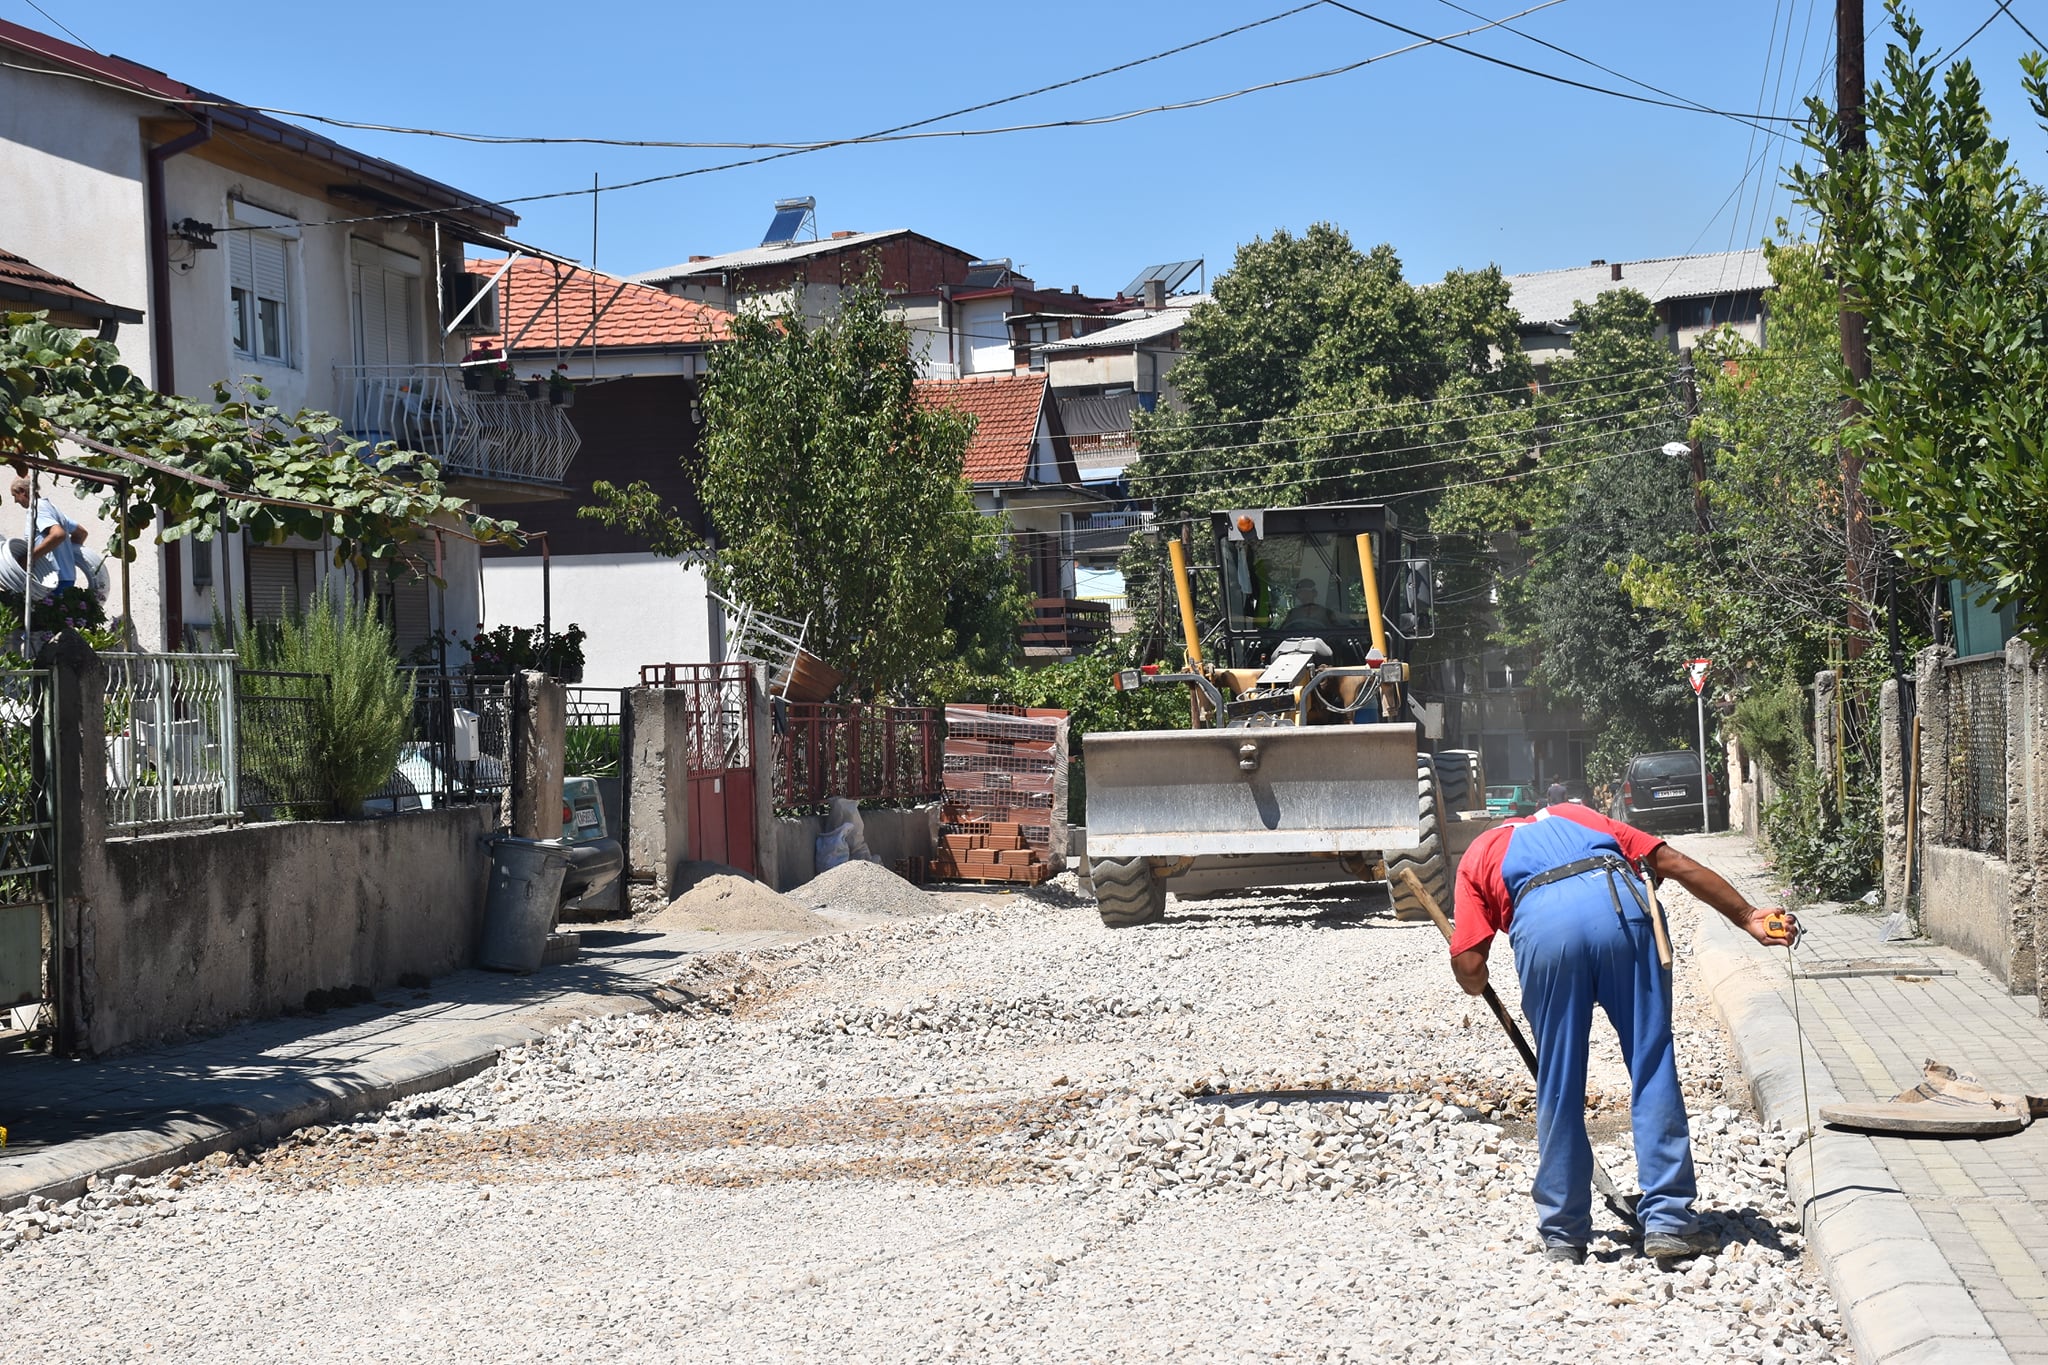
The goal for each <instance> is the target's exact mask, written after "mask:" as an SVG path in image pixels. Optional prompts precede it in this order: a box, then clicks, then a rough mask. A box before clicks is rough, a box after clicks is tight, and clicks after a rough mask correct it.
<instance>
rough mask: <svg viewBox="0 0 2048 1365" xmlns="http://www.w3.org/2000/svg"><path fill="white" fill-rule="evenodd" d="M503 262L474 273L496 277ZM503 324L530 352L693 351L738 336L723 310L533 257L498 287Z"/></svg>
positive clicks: (483, 343) (478, 264) (476, 264)
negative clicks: (633, 348)
mask: <svg viewBox="0 0 2048 1365" xmlns="http://www.w3.org/2000/svg"><path fill="white" fill-rule="evenodd" d="M504 263H505V262H504V260H503V259H502V258H501V259H497V260H475V261H470V262H468V263H467V264H468V267H469V270H470V273H472V274H480V275H485V276H490V275H494V274H496V273H497V272H498V268H499V267H500V266H502V265H504ZM564 277H567V282H566V283H563V284H562V287H561V290H560V291H559V292H557V291H556V289H555V285H556V284H557V283H559V282H561V281H562V280H563V278H564ZM593 317H595V319H596V322H595V327H594V329H593V324H592V318H593ZM498 319H499V323H500V325H501V326H503V327H505V328H506V329H508V334H509V335H511V336H515V337H519V342H518V347H517V349H518V350H519V351H521V352H528V353H530V352H534V351H553V350H589V349H590V348H591V346H593V345H595V346H597V347H599V348H600V349H602V348H605V347H630V346H691V345H703V344H709V343H712V342H719V341H727V340H730V339H731V336H732V333H731V331H730V326H729V324H730V323H731V321H732V314H730V313H727V312H726V311H724V310H723V309H719V308H713V307H712V306H711V305H710V304H707V303H698V302H696V301H695V300H693V299H684V298H678V297H676V296H675V295H674V294H670V293H668V292H666V291H665V290H661V289H657V288H655V287H654V286H652V285H646V284H634V283H633V282H631V281H630V280H622V279H620V278H619V277H618V276H616V275H605V274H601V273H599V272H597V271H594V270H578V269H575V268H573V267H569V266H562V267H560V268H559V270H558V268H557V267H556V266H555V265H554V264H553V263H552V262H549V261H542V260H536V259H534V258H533V257H531V256H522V257H520V258H519V259H518V260H517V261H514V262H513V263H512V268H511V269H510V270H508V271H506V272H505V277H504V278H503V279H501V280H499V281H498ZM529 320H531V322H532V325H531V326H528V325H527V324H528V321H529ZM522 329H524V331H525V335H524V336H520V332H521V330H522ZM593 333H594V334H593ZM500 341H501V338H498V337H479V338H477V345H478V346H479V347H490V348H495V347H496V346H498V345H499V344H500Z"/></svg>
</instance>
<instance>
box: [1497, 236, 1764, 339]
mask: <svg viewBox="0 0 2048 1365" xmlns="http://www.w3.org/2000/svg"><path fill="white" fill-rule="evenodd" d="M1620 264H1621V278H1620V279H1618V280H1617V279H1615V278H1614V265H1613V263H1610V262H1602V263H1601V264H1599V265H1578V266H1572V267H1570V268H1569V269H1565V270H1537V271H1532V272H1530V273H1528V274H1526V275H1509V276H1508V277H1507V282H1508V288H1509V289H1511V290H1512V291H1514V295H1513V296H1514V305H1515V311H1516V312H1517V313H1520V314H1521V315H1522V321H1523V322H1525V323H1542V322H1564V321H1567V320H1568V319H1569V318H1570V317H1571V315H1572V308H1573V307H1574V306H1575V305H1577V304H1578V303H1579V302H1581V301H1582V300H1583V301H1590V300H1593V299H1596V298H1598V297H1599V296H1600V295H1602V294H1605V293H1607V292H1608V291H1610V290H1614V289H1633V290H1635V291H1636V292H1637V293H1639V294H1642V295H1644V296H1645V297H1646V298H1648V299H1649V300H1650V302H1652V303H1662V302H1664V301H1665V300H1666V299H1697V298H1708V297H1712V296H1713V295H1716V294H1735V293H1740V292H1742V291H1743V290H1747V289H1766V288H1769V287H1770V283H1771V271H1770V267H1769V266H1768V265H1766V264H1765V262H1764V253H1763V251H1762V249H1761V248H1759V249H1757V250H1753V251H1715V252H1710V253H1708V254H1706V255H1701V256H1660V257H1655V258H1652V259H1650V260H1646V261H1622V262H1621V263H1620Z"/></svg>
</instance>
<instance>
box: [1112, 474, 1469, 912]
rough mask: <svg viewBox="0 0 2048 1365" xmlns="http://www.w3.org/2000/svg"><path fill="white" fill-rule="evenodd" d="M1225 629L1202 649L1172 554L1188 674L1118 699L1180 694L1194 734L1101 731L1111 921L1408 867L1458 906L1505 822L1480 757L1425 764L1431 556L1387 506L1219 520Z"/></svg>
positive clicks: (1130, 679)
mask: <svg viewBox="0 0 2048 1365" xmlns="http://www.w3.org/2000/svg"><path fill="white" fill-rule="evenodd" d="M1209 529H1210V533H1211V538H1212V540H1213V542H1214V547H1215V563H1214V565H1213V569H1214V572H1216V573H1217V574H1218V575H1219V576H1220V580H1221V581H1220V584H1219V588H1220V591H1219V593H1218V600H1219V601H1220V603H1221V605H1222V609H1223V619H1222V621H1221V622H1220V623H1219V624H1218V626H1217V628H1216V629H1215V630H1214V631H1212V632H1211V633H1210V637H1209V638H1210V639H1211V640H1212V641H1213V642H1214V652H1215V654H1216V656H1217V657H1215V658H1213V659H1212V658H1210V657H1208V654H1207V652H1205V649H1204V644H1203V639H1204V637H1203V635H1202V633H1201V632H1200V631H1199V630H1198V629H1197V628H1196V621H1195V601H1194V592H1193V587H1192V584H1191V582H1190V578H1189V564H1188V556H1187V553H1186V550H1185V547H1184V546H1183V544H1182V542H1181V541H1180V540H1177V539H1176V540H1170V541H1168V542H1167V551H1168V557H1169V559H1170V560H1171V563H1172V567H1173V583H1174V592H1175V596H1176V597H1177V598H1178V601H1179V605H1180V618H1181V628H1182V631H1183V633H1184V635H1185V637H1186V644H1187V665H1186V667H1185V669H1184V670H1183V671H1181V672H1159V671H1156V669H1154V668H1146V669H1127V670H1125V671H1123V672H1121V673H1119V674H1118V676H1117V686H1118V688H1119V689H1120V690H1129V689H1134V688H1138V687H1185V688H1187V689H1188V691H1189V717H1190V724H1189V728H1187V729H1185V730H1164V731H1141V732H1111V733H1101V734H1091V735H1088V736H1086V737H1085V738H1084V739H1083V741H1082V754H1083V757H1084V759H1085V761H1086V765H1087V773H1088V794H1087V831H1088V833H1087V853H1088V875H1089V880H1090V882H1091V883H1092V884H1093V886H1094V889H1095V896H1096V900H1097V902H1098V904H1099V907H1100V910H1101V914H1102V920H1103V923H1105V924H1107V925H1110V926H1111V927H1123V926H1127V925H1135V924H1144V923H1147V922H1149V921H1152V920H1156V919H1160V918H1162V917H1163V916H1164V915H1165V913H1166V894H1167V892H1168V890H1172V891H1174V892H1176V893H1177V894H1179V895H1180V896H1183V897H1187V896H1197V895H1204V894H1210V893H1215V892H1221V891H1229V890H1237V889H1241V888H1246V887H1258V886H1302V885H1318V884H1326V883H1331V882H1341V881H1349V880H1363V881H1390V874H1392V878H1391V881H1390V894H1391V895H1392V897H1393V901H1394V908H1395V912H1396V914H1398V915H1400V916H1401V917H1402V918H1404V919H1408V918H1417V919H1419V918H1422V917H1423V911H1422V909H1421V907H1420V906H1419V905H1417V904H1412V903H1411V899H1412V898H1411V897H1410V895H1409V894H1408V892H1407V891H1406V889H1405V887H1404V886H1403V885H1402V883H1401V881H1400V880H1399V873H1400V870H1401V869H1402V868H1403V867H1404V866H1406V867H1412V868H1413V869H1414V870H1415V872H1416V874H1417V876H1418V877H1420V879H1421V881H1422V883H1423V885H1424V887H1426V888H1427V889H1428V890H1429V892H1430V894H1431V895H1433V896H1435V897H1436V898H1437V900H1438V901H1439V902H1440V903H1442V904H1446V905H1448V904H1449V903H1450V889H1451V887H1450V881H1451V877H1452V875H1453V871H1454V867H1455V860H1456V855H1457V853H1459V852H1462V851H1463V849H1464V848H1465V847H1466V846H1467V845H1468V844H1469V843H1470V842H1471V840H1472V838H1474V837H1476V835H1477V834H1478V833H1479V832H1480V831H1481V830H1483V829H1485V828H1488V827H1489V825H1490V824H1492V823H1498V822H1497V821H1493V820H1490V819H1489V817H1487V816H1486V815H1485V805H1486V801H1485V792H1486V783H1485V778H1484V774H1483V773H1482V772H1481V771H1480V766H1479V755H1478V754H1476V753H1473V752H1472V751H1470V750H1449V751H1445V752H1442V753H1437V754H1432V753H1430V752H1427V751H1426V749H1425V748H1424V747H1423V745H1422V743H1421V734H1422V726H1421V724H1420V723H1419V718H1418V711H1417V707H1416V704H1415V701H1414V698H1413V694H1412V693H1411V692H1410V690H1409V687H1408V680H1409V675H1408V663H1407V660H1408V657H1409V652H1410V650H1411V648H1412V646H1413V644H1414V642H1415V641H1416V640H1418V639H1422V638H1427V636H1428V635H1429V634H1431V633H1432V627H1431V622H1430V615H1431V595H1432V593H1431V588H1432V583H1433V573H1432V568H1431V565H1430V564H1429V562H1428V560H1427V559H1425V558H1422V557H1421V556H1419V555H1417V554H1414V553H1412V551H1413V550H1414V548H1415V547H1414V545H1413V543H1412V541H1411V538H1410V537H1408V536H1407V535H1405V534H1404V533H1403V532H1402V531H1401V529H1400V527H1399V526H1398V525H1397V523H1396V519H1395V517H1394V514H1393V513H1392V511H1391V510H1389V509H1388V508H1386V507H1385V506H1382V505H1377V504H1360V505H1351V506H1325V507H1313V508H1270V509H1257V510H1242V511H1231V512H1219V513H1216V514H1215V515H1214V516H1212V517H1211V519H1210V528H1209Z"/></svg>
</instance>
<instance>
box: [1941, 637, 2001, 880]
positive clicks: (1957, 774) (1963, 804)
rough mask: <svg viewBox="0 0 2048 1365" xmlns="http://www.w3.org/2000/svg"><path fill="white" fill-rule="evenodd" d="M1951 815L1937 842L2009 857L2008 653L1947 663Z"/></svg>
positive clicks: (1945, 759) (1946, 770)
mask: <svg viewBox="0 0 2048 1365" xmlns="http://www.w3.org/2000/svg"><path fill="white" fill-rule="evenodd" d="M1947 683H1948V752H1947V753H1946V754H1944V755H1941V756H1940V757H1941V758H1942V760H1943V762H1944V766H1943V768H1942V777H1943V779H1944V780H1945V781H1946V782H1947V783H1948V793H1947V800H1946V801H1945V802H1944V803H1943V805H1944V808H1945V809H1946V811H1947V818H1946V819H1945V820H1944V821H1943V826H1944V827H1943V828H1942V829H1941V830H1940V831H1939V832H1938V838H1937V842H1939V843H1941V844H1944V845H1946V846H1947V847H1950V848H1967V849H1973V850H1975V851H1976V852H1979V853H1988V854H1991V855H1992V856H1993V857H2000V858H2002V857H2004V856H2005V722H2006V714H2005V708H2006V683H2005V656H2004V655H2003V654H1998V655H1992V656H1990V657H1988V658H1978V659H1964V660H1961V661H1958V662H1956V663H1952V664H1950V665H1948V677H1947Z"/></svg>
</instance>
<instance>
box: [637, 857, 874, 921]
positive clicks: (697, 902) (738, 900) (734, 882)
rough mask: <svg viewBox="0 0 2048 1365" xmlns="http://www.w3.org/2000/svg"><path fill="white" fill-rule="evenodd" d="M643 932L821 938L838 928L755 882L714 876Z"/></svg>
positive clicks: (656, 917) (656, 916)
mask: <svg viewBox="0 0 2048 1365" xmlns="http://www.w3.org/2000/svg"><path fill="white" fill-rule="evenodd" d="M638 927H643V928H648V929H670V930H691V931H696V930H712V931H715V932H718V933H738V932H748V933H759V932H763V931H768V932H774V933H785V934H822V933H829V932H830V931H831V930H833V929H836V928H838V927H839V926H838V925H835V924H833V923H832V922H831V921H830V920H827V919H825V918H823V917H821V916H819V915H814V914H812V913H811V912H810V911H809V910H806V909H805V908H804V907H803V906H801V905H799V904H797V903H796V902H795V901H793V900H791V899H790V898H789V897H787V896H783V895H778V894H777V893H775V892H774V891H771V890H769V889H768V888H767V887H765V886H763V885H762V884H761V883H760V882H757V881H754V880H753V879H752V878H750V877H744V876H741V875H740V874H738V873H736V872H713V873H710V874H709V875H707V876H704V877H701V878H699V879H698V880H697V882H696V884H695V885H693V886H691V887H690V889H689V890H687V891H685V892H684V893H683V894H682V895H680V896H677V897H676V898H675V899H674V900H672V901H670V902H669V905H668V908H667V909H666V910H662V911H660V912H658V913H656V914H653V915H650V916H649V917H648V918H646V919H644V920H642V921H641V922H640V925H639V926H638Z"/></svg>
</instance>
